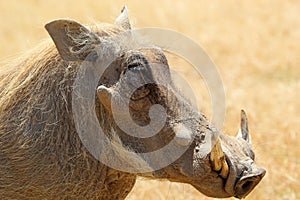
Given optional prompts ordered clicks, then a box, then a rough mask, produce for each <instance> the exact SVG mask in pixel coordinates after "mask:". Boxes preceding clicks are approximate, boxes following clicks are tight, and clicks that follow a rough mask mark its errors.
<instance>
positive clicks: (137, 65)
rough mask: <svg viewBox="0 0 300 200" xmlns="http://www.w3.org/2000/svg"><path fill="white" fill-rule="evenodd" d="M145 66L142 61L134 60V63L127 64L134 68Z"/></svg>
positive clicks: (129, 67)
mask: <svg viewBox="0 0 300 200" xmlns="http://www.w3.org/2000/svg"><path fill="white" fill-rule="evenodd" d="M141 66H143V64H142V63H141V62H134V63H131V64H129V65H128V66H127V69H129V70H130V69H133V68H137V67H141Z"/></svg>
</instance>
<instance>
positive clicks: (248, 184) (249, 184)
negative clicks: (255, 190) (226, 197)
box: [242, 181, 253, 191]
mask: <svg viewBox="0 0 300 200" xmlns="http://www.w3.org/2000/svg"><path fill="white" fill-rule="evenodd" d="M252 184H253V182H252V181H246V182H245V183H243V184H242V189H243V190H244V191H248V190H249V188H251V185H252Z"/></svg>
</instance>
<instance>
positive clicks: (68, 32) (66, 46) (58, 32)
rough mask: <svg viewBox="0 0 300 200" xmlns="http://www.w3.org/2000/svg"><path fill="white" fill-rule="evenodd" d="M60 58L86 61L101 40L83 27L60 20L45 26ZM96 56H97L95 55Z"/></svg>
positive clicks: (66, 20)
mask: <svg viewBox="0 0 300 200" xmlns="http://www.w3.org/2000/svg"><path fill="white" fill-rule="evenodd" d="M45 28H46V30H47V31H48V33H49V34H50V36H51V38H52V40H53V41H54V43H55V46H56V48H57V50H58V52H59V54H60V56H61V57H62V58H63V59H64V60H67V61H77V60H84V59H86V57H87V56H88V55H89V54H90V53H92V52H93V53H95V52H94V51H93V50H94V49H95V47H96V46H97V45H99V44H100V38H99V37H98V36H97V35H96V34H95V33H93V32H91V31H90V30H88V29H87V28H86V27H84V26H83V25H81V24H79V23H78V22H76V21H73V20H69V19H59V20H54V21H52V22H49V23H48V24H46V25H45ZM94 56H95V55H94Z"/></svg>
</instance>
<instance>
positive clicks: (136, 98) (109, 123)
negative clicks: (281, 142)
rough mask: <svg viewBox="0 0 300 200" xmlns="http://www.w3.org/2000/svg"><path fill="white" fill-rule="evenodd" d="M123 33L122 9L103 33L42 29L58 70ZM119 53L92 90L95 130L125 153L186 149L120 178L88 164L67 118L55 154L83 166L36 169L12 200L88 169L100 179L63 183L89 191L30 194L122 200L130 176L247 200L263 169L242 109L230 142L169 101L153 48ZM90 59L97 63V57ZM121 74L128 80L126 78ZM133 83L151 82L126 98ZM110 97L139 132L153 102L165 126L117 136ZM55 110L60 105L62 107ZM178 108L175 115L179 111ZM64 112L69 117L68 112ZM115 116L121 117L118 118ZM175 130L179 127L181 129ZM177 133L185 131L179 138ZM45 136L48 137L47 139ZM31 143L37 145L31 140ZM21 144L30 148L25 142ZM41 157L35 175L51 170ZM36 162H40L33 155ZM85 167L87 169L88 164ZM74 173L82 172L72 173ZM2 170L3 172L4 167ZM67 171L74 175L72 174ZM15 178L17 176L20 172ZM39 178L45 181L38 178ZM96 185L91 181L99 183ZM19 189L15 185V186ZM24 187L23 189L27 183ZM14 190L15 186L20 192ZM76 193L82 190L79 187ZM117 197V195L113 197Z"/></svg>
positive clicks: (71, 25)
mask: <svg viewBox="0 0 300 200" xmlns="http://www.w3.org/2000/svg"><path fill="white" fill-rule="evenodd" d="M130 28H131V25H130V23H129V20H128V18H127V11H126V9H125V10H123V12H122V14H121V15H120V16H119V17H118V18H117V20H116V22H115V25H114V26H111V27H109V28H108V29H110V30H109V31H103V30H98V31H94V32H92V31H90V30H89V29H87V28H85V27H84V26H82V25H81V24H79V23H77V22H75V21H72V20H56V21H53V22H50V23H49V24H47V25H46V29H47V31H48V32H49V34H50V36H51V38H52V39H53V41H54V43H55V46H56V48H57V50H58V54H59V56H60V57H61V58H60V59H62V60H61V61H60V62H62V63H63V64H61V65H62V66H60V67H66V66H68V65H69V64H70V63H73V64H74V63H75V65H76V66H79V65H80V63H81V62H82V61H83V60H85V59H86V58H87V56H88V55H91V53H94V51H95V49H97V47H99V45H101V44H103V41H104V40H105V41H110V42H117V41H114V40H115V39H114V37H113V36H114V35H118V34H121V33H122V32H125V31H127V30H130ZM108 32H109V33H108ZM81 40H85V41H87V42H85V43H81V42H80V41H81ZM78 41H79V42H78ZM119 45H120V44H119ZM121 49H122V51H121V54H120V55H119V56H118V57H117V58H116V60H115V61H114V62H113V63H112V64H111V65H110V66H109V67H108V68H107V69H106V71H105V72H104V74H103V76H102V77H99V78H100V80H99V83H98V89H97V91H95V100H96V107H95V109H96V113H97V117H98V119H99V123H100V124H101V126H102V127H104V130H105V134H106V135H108V136H111V132H110V131H111V130H112V129H113V130H115V132H116V134H117V136H118V138H120V141H121V142H122V145H123V146H126V147H128V148H130V149H131V150H132V151H133V152H135V153H143V152H151V151H153V150H157V149H160V148H161V147H163V146H165V145H166V144H168V143H169V142H170V141H171V140H173V139H175V141H176V142H177V145H178V148H181V147H187V150H186V151H185V152H184V153H183V154H182V155H181V156H180V157H179V158H178V159H177V160H176V161H174V162H172V163H171V164H170V165H168V166H167V167H164V168H162V169H158V170H155V171H153V172H150V173H149V172H148V173H135V174H130V173H125V172H122V171H118V170H114V169H111V168H109V167H107V166H104V165H103V164H101V163H99V161H97V160H96V159H95V158H92V156H91V155H90V154H89V153H88V152H87V151H86V150H85V149H84V148H83V146H82V144H80V140H79V138H78V135H76V133H75V128H74V124H73V122H72V119H71V118H67V121H68V122H67V123H68V127H69V128H68V129H65V128H64V127H62V128H61V129H62V130H66V131H68V132H69V133H72V134H73V135H72V134H70V135H72V137H70V138H75V139H74V140H73V142H71V143H72V144H70V143H67V145H66V146H68V147H69V146H71V147H69V149H68V148H67V147H66V148H62V149H61V150H60V154H61V155H66V156H67V155H68V153H69V154H72V152H73V149H72V148H75V151H74V152H76V153H77V154H75V153H74V154H75V155H76V156H73V157H77V158H79V159H81V158H82V155H84V156H83V157H84V159H85V160H84V159H82V163H83V164H82V165H81V166H79V165H78V163H77V164H76V162H75V161H74V164H73V165H72V167H71V166H70V167H66V165H67V162H66V163H64V161H61V163H59V164H57V168H60V169H63V170H60V171H59V173H57V176H54V175H53V176H52V175H51V174H50V175H49V173H47V170H45V171H41V170H37V171H39V172H40V173H41V174H40V175H39V176H38V178H39V180H38V181H37V180H35V178H36V177H34V176H28V177H30V178H29V179H30V180H31V182H33V183H35V185H34V187H33V186H32V187H28V189H26V188H22V189H20V190H19V191H18V192H17V193H18V195H19V196H18V197H22V195H23V196H26V194H27V193H28V191H29V190H30V191H31V195H32V197H34V196H35V195H36V193H34V191H35V190H34V189H32V188H35V187H36V188H39V187H48V186H47V185H49V184H51V181H52V182H53V183H54V184H55V183H56V182H57V183H60V184H62V182H66V181H63V180H62V181H59V180H55V178H57V179H59V177H62V176H64V175H66V174H70V173H73V172H74V171H75V172H77V173H78V174H81V172H82V171H84V170H85V169H87V168H88V166H89V167H91V166H92V168H94V169H98V170H99V174H97V173H96V172H95V171H93V173H89V174H88V175H86V176H85V177H81V178H80V179H75V178H74V177H72V179H71V178H70V180H69V181H70V183H68V184H69V185H71V184H74V185H76V183H75V182H80V181H81V180H83V182H84V181H90V180H91V179H93V184H90V185H93V188H95V189H93V188H92V187H89V190H88V191H87V192H86V193H78V192H75V191H76V190H78V188H76V187H72V189H73V190H71V189H70V190H69V191H67V189H66V190H63V189H60V188H59V187H57V188H55V190H54V189H53V191H52V192H53V193H51V189H49V191H47V192H45V193H39V195H36V198H38V199H40V198H47V199H57V198H63V197H62V196H60V197H59V196H54V194H55V193H56V194H64V193H68V194H67V195H65V196H64V198H72V197H74V196H73V195H75V196H77V198H79V199H80V198H83V199H91V198H96V199H124V198H125V197H126V195H127V194H128V193H129V191H130V190H131V188H132V187H133V184H134V181H135V178H136V176H137V175H139V176H144V177H149V178H153V179H168V180H170V181H174V182H182V183H188V184H191V185H192V186H194V187H195V188H196V189H197V190H199V191H200V192H201V193H203V194H205V195H207V196H211V197H219V198H222V197H223V198H224V197H231V196H235V197H237V198H244V197H246V195H248V194H249V193H250V192H251V191H252V190H253V188H254V187H255V186H256V185H257V184H258V183H259V182H260V180H261V179H262V178H263V176H264V174H265V170H264V169H261V168H258V167H257V166H256V165H255V163H254V153H253V151H252V149H251V139H250V135H249V133H248V126H247V118H246V114H245V113H244V111H242V117H241V119H242V120H241V131H240V135H238V136H237V137H233V136H228V135H225V134H223V133H221V132H220V131H219V130H217V129H216V128H215V127H214V126H213V125H212V124H211V123H210V122H209V121H208V120H207V119H206V118H205V116H204V115H203V114H201V113H200V112H198V111H196V110H195V109H194V108H193V107H192V106H191V105H190V104H189V102H188V101H186V100H185V98H184V97H182V96H176V95H175V93H176V94H177V93H178V91H177V89H176V87H175V86H174V83H173V82H172V77H171V75H170V72H169V66H168V61H167V59H166V57H165V55H164V53H163V51H162V50H161V49H160V48H158V47H153V46H152V47H141V48H138V47H137V48H134V49H127V48H125V47H124V48H122V47H121ZM98 53H99V52H98ZM95 55H96V57H97V55H99V54H95ZM94 59H95V57H94V56H92V57H91V59H89V60H88V61H89V62H94ZM77 63H78V64H77ZM74 74H75V75H76V73H74ZM128 74H130V76H129V75H128ZM73 78H74V77H73ZM73 80H74V79H72V78H71V79H70V80H69V81H70V82H72V81H73ZM139 81H145V83H149V81H150V82H151V84H147V85H145V86H143V87H141V88H139V89H138V90H136V91H135V92H134V93H133V94H132V95H129V92H128V91H129V90H130V88H131V87H134V85H135V83H136V82H139ZM162 81H163V82H166V83H168V85H169V86H170V87H168V88H166V87H162V86H161V85H160V83H161V82H162ZM112 98H113V99H114V100H116V102H122V101H124V100H126V99H127V100H129V102H130V104H129V112H130V117H131V118H132V120H133V121H134V122H135V123H136V124H137V125H139V126H145V125H147V124H149V123H150V121H151V120H150V116H149V109H150V108H151V107H152V106H153V105H154V104H160V105H162V106H163V107H164V108H165V110H166V114H167V120H166V123H165V125H164V127H163V128H162V130H161V131H160V132H159V133H157V134H156V135H155V136H152V137H150V138H136V137H133V136H131V135H128V134H127V133H125V132H124V131H123V130H121V129H120V128H119V127H118V125H117V124H116V122H115V121H114V117H113V110H112V105H111V100H112ZM67 102H71V100H70V98H67ZM61 107H64V105H63V106H61ZM179 107H180V108H181V109H178V108H179ZM66 111H68V109H67V110H66ZM121 114H122V113H121ZM120 117H122V115H120ZM124 120H125V119H124ZM0 125H1V124H0ZM3 127H4V126H3ZM7 127H9V126H7ZM179 127H180V128H179ZM182 127H184V128H183V129H182ZM0 128H1V126H0ZM0 130H1V129H0ZM3 130H4V131H5V130H6V129H4V128H3ZM178 130H184V131H181V132H180V131H178ZM61 132H62V131H61ZM0 134H1V132H0ZM4 135H5V134H3V136H2V137H1V135H0V143H1V144H2V143H3V144H4V140H5V139H6V138H11V137H9V136H7V135H8V134H6V135H5V137H4ZM48 137H50V136H49V135H48ZM51 137H53V136H51ZM54 137H55V136H54ZM32 138H35V139H36V138H38V137H32ZM207 138H210V139H211V140H212V149H211V151H210V152H209V153H208V154H207V155H206V156H204V157H203V155H201V152H200V150H201V145H203V143H204V142H205V140H206V139H207ZM26 139H27V138H26ZM50 139H51V138H48V140H50ZM48 140H47V141H48ZM36 141H37V142H35V144H36V143H38V142H39V141H38V139H37V140H36ZM54 141H56V142H55V144H57V143H58V142H60V140H54ZM74 141H76V142H74ZM11 142H14V141H11ZM64 142H65V141H64ZM28 144H30V142H29V143H28ZM75 144H76V145H75ZM46 145H49V144H48V143H45V144H40V146H43V147H44V146H46ZM29 146H30V145H29ZM16 149H19V147H16ZM41 149H43V148H41ZM49 149H51V145H49ZM0 150H1V149H0ZM4 150H5V152H8V153H7V155H8V156H7V160H0V162H1V163H0V164H1V165H2V162H3V163H4V164H3V166H5V165H7V167H8V166H10V164H11V163H13V162H11V163H9V162H10V161H8V160H9V159H13V158H12V156H11V155H14V152H15V151H17V150H15V149H13V150H11V152H9V151H10V149H9V146H8V147H6V149H4ZM4 150H3V151H0V155H1V154H2V152H4ZM52 151H53V149H52ZM57 151H59V150H57ZM81 151H83V152H84V153H83V152H81ZM32 152H33V151H31V150H30V149H29V150H28V151H26V152H25V151H24V152H22V153H24V154H25V155H26V156H24V158H25V159H26V157H28V158H29V157H30V156H32V155H30V153H32ZM41 152H42V150H41ZM65 152H67V153H65ZM3 154H4V153H3ZM22 155H23V154H22ZM46 155H47V154H45V155H44V156H45V159H44V161H43V160H41V161H40V162H36V163H30V164H29V166H30V165H36V166H35V168H37V169H38V168H39V165H47V162H49V163H48V164H49V165H50V164H51V163H52V161H51V160H50V159H47V157H46ZM53 155H55V154H53ZM79 155H80V156H79ZM1 156H3V155H1ZM10 156H11V157H10ZM37 158H39V157H38V156H37ZM52 158H53V157H51V159H52ZM60 159H61V160H63V159H66V157H63V156H62V157H61V158H60ZM116 159H117V158H116ZM161 159H168V158H167V157H160V158H157V162H159V161H160V160H161ZM53 160H56V158H53ZM43 162H45V163H43ZM53 162H54V161H53ZM128 162H130V160H128ZM89 163H91V166H90V165H89ZM11 165H13V164H11ZM93 166H95V167H93ZM80 167H82V168H85V169H84V170H83V169H79V168H80ZM0 169H1V170H3V168H0ZM5 170H7V169H6V168H5ZM14 170H15V171H18V168H17V167H16V169H14ZM30 170H31V169H30V168H28V169H26V170H25V172H26V173H28V174H35V173H31V172H30ZM64 170H65V171H64ZM68 170H70V171H68ZM71 170H73V171H72V172H71ZM27 171H28V172H27ZM48 171H50V172H51V169H48ZM104 172H105V175H104ZM0 173H1V172H0ZM7 173H8V174H9V173H10V172H9V170H7ZM60 173H61V174H60ZM16 174H19V176H22V175H21V174H22V173H21V171H19V172H18V173H16ZM91 174H92V176H91ZM111 174H113V175H111ZM97 176H99V178H97ZM105 176H106V178H105ZM3 177H5V176H3ZM7 177H9V176H7ZM28 177H27V178H28ZM43 177H44V179H45V180H42V179H43ZM73 178H74V179H73ZM85 178H86V180H85ZM3 179H4V178H3ZM0 180H1V178H0ZM41 180H42V181H41ZM10 181H14V182H18V178H17V177H16V178H13V179H11V180H10ZM96 181H98V183H97V182H96ZM3 182H4V183H6V184H7V185H8V183H9V181H8V180H7V179H6V180H4V181H3ZM49 182H50V183H49ZM84 183H85V182H84ZM127 183H128V184H127ZM21 184H22V183H20V184H19V185H21ZM27 184H30V183H28V182H27ZM19 185H18V187H20V186H19ZM76 186H78V185H76ZM78 187H79V188H82V185H81V186H78ZM87 187H88V186H87ZM97 187H99V188H101V190H100V189H99V190H98V191H99V192H100V194H98V195H96V196H95V195H94V196H93V195H91V194H90V195H89V194H88V192H89V191H90V192H97ZM3 188H4V187H2V185H1V182H0V197H1V195H4V194H5V189H3ZM8 188H9V187H8ZM7 190H9V189H7ZM32 191H33V192H32ZM54 191H55V192H54ZM73 191H74V192H73ZM120 191H122V192H120ZM9 192H10V193H9V194H11V195H12V196H13V195H14V194H17V193H14V192H15V191H13V192H12V191H9ZM101 192H102V194H101ZM118 193H120V195H119V196H118V195H117V194H118ZM6 194H8V193H6ZM20 194H21V196H20ZM80 195H81V196H80ZM110 195H111V196H110ZM12 196H10V197H12ZM4 197H5V196H4Z"/></svg>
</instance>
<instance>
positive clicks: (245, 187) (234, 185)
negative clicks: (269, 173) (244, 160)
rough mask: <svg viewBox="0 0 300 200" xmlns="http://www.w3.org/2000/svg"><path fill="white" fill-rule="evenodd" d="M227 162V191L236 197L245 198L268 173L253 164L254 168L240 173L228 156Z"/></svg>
mask: <svg viewBox="0 0 300 200" xmlns="http://www.w3.org/2000/svg"><path fill="white" fill-rule="evenodd" d="M226 162H227V163H228V165H229V169H230V170H229V176H228V178H227V179H226V182H225V187H224V188H225V191H226V192H227V193H228V194H229V195H230V196H234V197H236V198H239V199H242V198H245V197H246V196H247V195H248V194H249V193H250V192H251V191H252V190H253V189H254V188H255V186H256V185H257V184H258V183H259V182H260V181H261V180H262V178H263V177H264V176H265V174H266V170H264V169H262V168H257V167H256V166H253V168H254V170H253V169H252V170H253V171H252V170H251V171H248V170H246V169H245V171H242V175H238V174H237V171H239V169H236V167H235V166H234V165H233V164H232V163H231V161H230V160H229V159H228V158H227V159H226Z"/></svg>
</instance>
